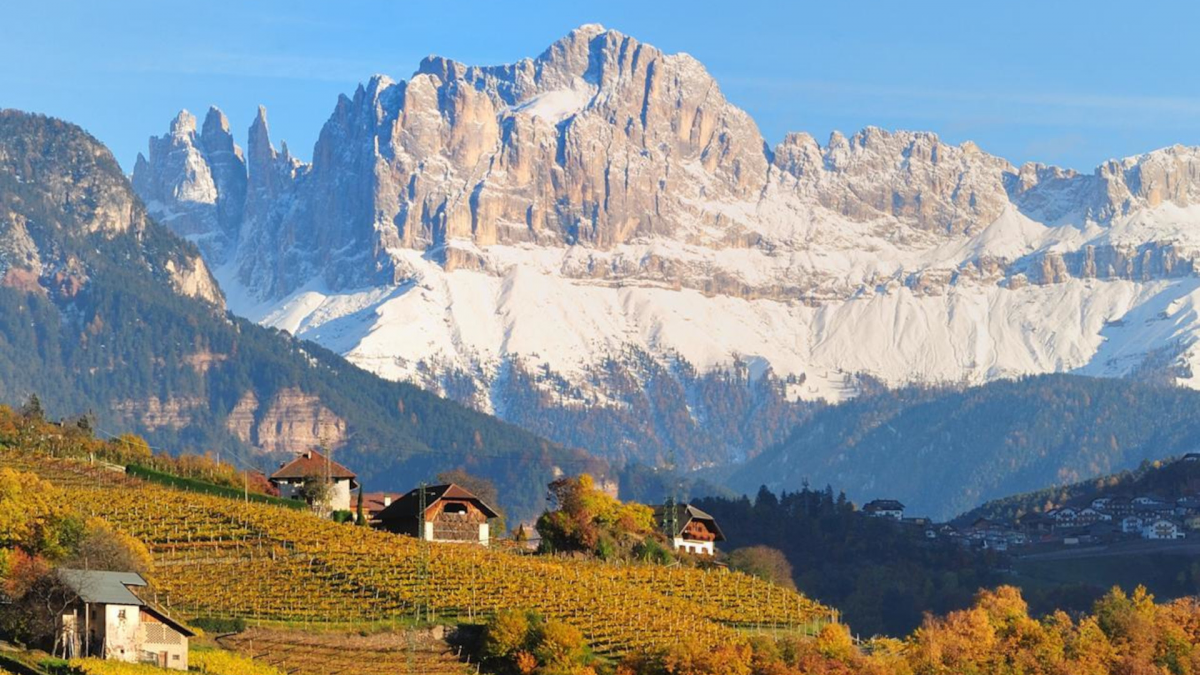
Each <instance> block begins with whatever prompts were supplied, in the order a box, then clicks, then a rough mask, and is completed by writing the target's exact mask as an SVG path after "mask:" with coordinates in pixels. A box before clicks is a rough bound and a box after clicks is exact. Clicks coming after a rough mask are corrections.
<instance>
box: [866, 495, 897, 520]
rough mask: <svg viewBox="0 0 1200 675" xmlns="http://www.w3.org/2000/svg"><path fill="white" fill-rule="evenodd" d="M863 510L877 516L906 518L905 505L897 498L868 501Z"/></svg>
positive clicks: (894, 518) (895, 518)
mask: <svg viewBox="0 0 1200 675" xmlns="http://www.w3.org/2000/svg"><path fill="white" fill-rule="evenodd" d="M863 511H864V512H865V513H866V514H867V515H869V516H874V517H876V518H891V519H893V520H903V519H904V505H903V504H901V503H900V502H898V501H896V500H895V499H876V500H874V501H870V502H867V504H866V506H863Z"/></svg>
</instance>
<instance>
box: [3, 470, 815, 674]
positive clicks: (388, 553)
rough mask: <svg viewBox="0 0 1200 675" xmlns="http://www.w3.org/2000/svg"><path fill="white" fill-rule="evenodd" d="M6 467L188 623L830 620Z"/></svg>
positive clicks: (611, 645) (698, 627)
mask: <svg viewBox="0 0 1200 675" xmlns="http://www.w3.org/2000/svg"><path fill="white" fill-rule="evenodd" d="M0 465H8V466H12V467H13V468H19V469H23V470H28V471H33V472H35V473H37V474H39V475H41V476H42V477H43V478H46V479H48V480H50V481H51V482H54V483H56V484H57V485H59V486H60V487H62V488H64V489H66V490H67V491H68V492H69V493H70V495H71V498H72V501H73V502H74V503H76V504H77V505H78V507H79V508H80V509H82V510H83V511H85V512H87V513H89V514H94V515H98V516H100V517H103V518H105V519H107V520H108V521H110V522H111V523H113V524H114V525H115V526H117V527H119V528H121V529H124V530H125V531H127V532H129V533H130V534H132V535H134V536H136V537H137V538H139V539H141V540H143V541H144V542H146V544H147V545H148V546H149V547H150V549H151V551H152V552H153V553H154V556H155V559H156V564H157V570H156V575H155V580H154V581H155V587H156V588H157V591H158V593H159V598H158V599H159V601H160V603H162V604H165V605H166V606H167V607H168V608H170V609H171V610H173V611H178V612H181V613H183V614H184V615H185V616H201V615H203V616H223V617H224V616H228V617H245V618H248V619H270V620H281V621H290V622H310V623H314V624H319V623H330V622H365V621H372V622H388V621H401V620H407V619H411V618H413V617H419V618H429V619H438V618H444V619H453V620H459V621H478V620H481V619H482V618H484V617H486V616H488V615H490V614H491V613H493V612H495V611H496V610H498V609H502V608H514V607H515V608H536V609H538V610H539V611H541V612H542V613H543V614H545V615H546V616H550V617H556V618H560V619H563V620H566V621H568V622H569V623H571V624H574V625H575V626H577V627H578V628H579V629H580V630H581V631H582V632H583V634H584V635H585V637H586V638H587V640H588V642H589V643H590V644H591V645H592V646H593V647H594V648H595V649H596V651H597V652H599V653H607V654H619V653H623V652H625V651H627V650H630V649H643V648H652V647H655V646H659V645H662V644H665V643H667V642H668V641H670V640H672V639H674V638H675V637H676V636H678V635H679V634H680V631H687V632H689V633H691V634H693V635H696V636H699V637H700V638H701V639H703V640H707V641H710V642H711V643H713V644H718V643H722V642H726V641H730V640H736V639H738V629H739V628H745V627H763V628H770V629H773V630H774V629H793V630H811V629H814V628H816V627H817V626H818V625H819V624H820V623H821V622H822V621H827V620H829V618H830V616H831V613H830V611H829V610H828V609H827V608H825V607H823V606H821V605H819V604H818V603H815V602H813V601H811V600H809V599H807V598H805V597H803V596H801V595H798V594H796V593H794V592H791V591H787V590H784V589H781V588H779V587H777V586H774V585H772V584H769V583H766V582H763V581H760V580H758V579H756V578H753V577H750V576H747V575H743V574H740V573H734V572H726V571H719V570H717V571H704V570H699V569H694V568H682V567H670V568H668V567H662V566H650V565H612V564H605V563H601V562H583V561H574V560H566V561H564V560H557V559H552V558H542V557H535V556H528V555H522V554H518V553H513V552H505V551H495V550H487V549H484V548H479V547H474V546H461V545H430V544H424V543H422V542H418V541H416V540H414V539H411V538H408V537H402V536H396V535H393V534H389V533H386V532H380V531H375V530H371V529H367V528H360V527H354V526H350V525H339V524H336V523H333V522H330V521H327V520H323V519H320V518H318V517H316V516H314V515H312V514H309V513H306V512H297V511H294V510H290V509H284V508H280V507H276V506H270V505H265V504H255V503H246V502H241V501H237V500H232V499H227V498H223V497H215V496H211V495H205V494H195V493H184V492H180V491H178V490H174V489H171V488H167V487H162V486H159V485H152V484H147V483H142V482H140V481H137V480H134V479H132V478H129V477H127V476H124V475H123V474H120V473H117V472H114V471H112V470H111V469H106V468H103V467H98V466H93V465H89V464H87V463H84V462H80V461H77V460H67V459H51V458H46V457H41V456H35V455H30V454H22V453H18V452H16V451H13V450H9V449H6V450H0Z"/></svg>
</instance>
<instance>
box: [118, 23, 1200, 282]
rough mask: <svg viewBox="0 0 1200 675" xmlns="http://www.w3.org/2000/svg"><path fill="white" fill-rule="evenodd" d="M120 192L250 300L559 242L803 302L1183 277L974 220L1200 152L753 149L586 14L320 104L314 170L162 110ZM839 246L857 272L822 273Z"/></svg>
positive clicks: (559, 248)
mask: <svg viewBox="0 0 1200 675" xmlns="http://www.w3.org/2000/svg"><path fill="white" fill-rule="evenodd" d="M134 184H135V187H136V188H137V190H138V193H139V194H140V195H141V196H142V198H143V199H144V200H145V201H146V202H147V204H148V205H149V206H150V209H151V212H152V213H153V214H154V215H155V216H156V217H158V218H159V219H161V220H162V221H163V222H165V223H167V224H168V225H169V226H171V227H172V228H173V229H175V231H176V232H178V233H180V234H183V235H184V236H186V237H189V238H191V239H192V240H193V241H195V242H197V244H199V245H200V247H201V248H202V250H203V251H204V253H205V257H206V258H207V259H208V260H209V261H210V262H212V263H214V264H224V263H225V262H227V261H229V260H231V259H232V260H234V261H235V262H236V264H235V266H234V267H235V270H236V277H234V279H235V281H236V283H237V284H238V285H239V286H243V287H244V288H245V289H246V290H247V291H248V292H249V294H250V295H251V296H255V297H257V298H259V299H264V300H265V299H272V298H281V297H284V296H286V295H288V294H289V293H291V292H292V291H295V290H296V289H298V288H300V287H301V286H303V285H305V284H308V283H310V282H313V281H319V282H320V283H321V285H322V286H323V287H325V288H327V289H329V290H331V291H335V292H336V291H342V290H347V289H358V288H364V287H371V286H381V287H388V286H394V285H398V284H401V283H403V282H405V281H407V280H410V279H413V278H415V277H416V276H418V273H417V271H416V270H415V268H414V265H413V262H412V258H411V257H409V256H407V255H406V253H405V252H406V251H411V252H417V253H420V254H424V256H425V257H426V258H427V259H431V260H435V261H437V262H438V263H439V264H440V265H441V266H442V268H443V269H444V270H446V271H452V270H455V269H460V268H467V269H477V270H482V271H485V272H489V273H492V274H496V275H501V274H504V273H506V271H507V270H508V269H510V268H511V267H512V265H513V264H520V263H519V262H516V263H514V259H513V258H512V257H511V256H498V255H496V254H495V253H494V252H493V251H495V250H497V249H496V247H521V248H523V249H525V250H543V251H555V252H557V253H555V256H556V258H557V260H558V267H557V270H556V271H557V272H558V273H560V274H562V275H564V276H568V277H572V278H576V279H582V280H591V281H600V282H605V283H612V284H629V283H635V284H636V283H653V284H658V285H666V286H667V287H671V288H689V289H695V290H699V291H702V292H704V293H706V294H711V295H718V296H732V297H738V298H744V299H754V298H771V299H776V300H781V301H796V300H799V301H802V302H805V303H808V304H820V303H822V302H827V301H831V300H840V299H846V298H849V297H853V296H855V295H856V294H861V293H863V292H870V293H873V292H876V289H879V288H887V287H891V286H893V285H894V284H900V285H903V286H906V287H908V288H910V289H913V290H915V291H917V292H919V293H921V294H929V293H933V294H940V293H944V292H945V291H946V290H947V288H948V287H949V285H951V284H958V283H972V284H978V283H984V284H1004V285H1019V284H1020V283H1024V281H1026V280H1028V281H1032V282H1034V283H1054V282H1058V281H1062V280H1064V279H1068V278H1127V279H1138V278H1144V277H1145V275H1146V274H1150V275H1157V274H1160V273H1161V274H1166V275H1168V276H1170V275H1178V274H1184V273H1190V272H1188V270H1190V269H1191V268H1192V260H1193V258H1194V256H1195V255H1196V253H1195V252H1194V251H1192V250H1191V248H1189V247H1186V246H1180V245H1178V242H1177V241H1175V240H1174V239H1173V238H1171V237H1163V236H1160V235H1158V234H1156V233H1154V232H1150V233H1145V234H1139V235H1134V236H1132V237H1125V238H1124V239H1120V240H1110V239H1111V237H1110V238H1107V239H1105V238H1103V237H1101V238H1097V237H1094V236H1093V237H1091V238H1092V239H1096V240H1095V241H1089V242H1086V245H1077V244H1072V245H1071V246H1069V247H1068V249H1069V250H1059V249H1062V248H1063V247H1061V246H1055V245H1053V244H1054V242H1053V241H1050V239H1052V238H1053V237H1047V236H1042V237H1041V241H1038V242H1033V243H1031V244H1029V245H1028V246H1024V248H1022V246H1023V244H1021V243H1020V242H1017V243H1013V244H1012V245H1010V246H1007V247H1006V246H1000V245H998V243H1003V237H1004V236H1006V235H997V234H993V233H990V232H989V231H988V230H989V228H992V227H993V225H994V224H996V223H998V222H1002V221H1004V218H1006V217H1009V218H1010V220H1011V217H1015V216H1013V214H1019V217H1020V218H1027V219H1029V220H1032V221H1034V222H1035V223H1038V224H1039V225H1041V226H1048V227H1057V226H1060V225H1073V226H1076V227H1079V228H1084V227H1085V226H1086V225H1087V224H1088V223H1093V224H1096V225H1097V226H1100V227H1104V226H1107V225H1110V224H1112V223H1113V222H1114V219H1120V218H1127V217H1130V216H1131V215H1134V214H1137V213H1140V212H1143V211H1147V210H1153V209H1156V208H1159V207H1161V206H1164V205H1173V206H1176V207H1180V208H1183V207H1187V206H1188V205H1192V204H1196V203H1198V202H1200V153H1198V151H1197V150H1196V149H1191V148H1184V147H1178V146H1177V147H1173V148H1168V149H1165V150H1161V151H1157V152H1154V153H1149V154H1147V155H1143V156H1140V157H1134V158H1129V159H1125V160H1119V161H1118V160H1114V161H1112V162H1109V163H1106V164H1105V165H1103V166H1101V167H1099V168H1098V169H1097V170H1096V171H1095V172H1094V173H1093V174H1090V175H1085V174H1079V173H1076V172H1073V171H1069V170H1063V169H1059V168H1056V167H1047V166H1042V165H1037V164H1028V165H1026V166H1022V167H1019V168H1018V167H1014V166H1013V165H1011V164H1010V163H1009V162H1007V161H1006V160H1004V159H1002V158H999V157H995V156H992V155H989V154H987V153H985V152H983V151H982V150H980V149H979V148H978V147H976V146H975V145H974V144H972V143H964V144H961V145H954V144H950V143H946V142H944V141H942V140H940V139H939V138H938V137H937V136H936V135H934V134H930V133H920V132H888V131H884V130H882V129H877V128H868V129H865V130H863V131H861V132H859V133H857V134H854V135H852V136H850V137H846V136H843V135H841V134H839V133H834V134H833V135H832V136H831V137H830V139H829V141H828V142H827V143H826V144H825V145H824V146H822V145H820V144H819V143H817V141H816V140H815V139H813V138H812V137H811V136H809V135H807V134H803V133H796V134H789V135H788V136H787V137H786V138H785V139H784V140H783V141H782V142H781V143H779V144H778V145H777V146H776V147H774V148H773V149H770V148H768V147H767V145H766V143H765V141H764V139H763V137H762V135H761V134H760V133H759V131H758V129H757V127H756V126H755V124H754V121H753V120H752V119H750V117H749V116H748V115H746V113H745V112H743V111H741V110H740V109H738V108H737V107H735V106H733V105H731V104H730V103H729V102H728V101H727V100H726V99H725V98H724V96H723V95H722V94H721V91H720V88H719V87H718V85H717V83H716V82H715V81H714V80H713V78H712V77H711V76H710V75H709V74H708V73H707V71H705V69H704V67H703V66H702V65H701V64H699V63H698V62H697V61H696V60H695V59H693V58H692V57H690V56H688V55H686V54H664V53H663V52H662V51H660V50H658V49H656V48H654V47H652V46H650V45H646V44H644V43H641V42H639V41H637V40H636V39H634V38H632V37H629V36H626V35H623V34H621V33H619V32H617V31H613V30H606V29H604V28H603V27H600V26H595V25H588V26H582V27H580V28H579V29H577V30H575V31H572V32H571V33H570V34H569V35H567V36H566V37H564V38H563V39H561V40H559V41H557V42H555V43H554V44H553V45H551V46H550V47H549V48H548V49H547V50H546V51H545V52H543V53H542V54H541V55H539V56H537V57H536V58H530V59H524V60H522V61H519V62H517V63H513V64H509V65H503V66H486V67H480V66H468V65H464V64H461V63H457V62H455V61H452V60H449V59H445V58H441V57H432V56H431V57H429V58H427V59H425V60H424V61H422V62H421V64H420V65H419V67H418V68H417V70H416V72H415V73H414V74H413V76H412V77H411V78H410V79H408V80H407V81H400V82H393V81H392V80H390V79H388V78H386V77H383V76H376V77H374V78H372V79H371V80H370V82H368V83H367V84H365V85H363V86H360V87H359V88H358V90H357V91H355V92H354V93H353V95H350V96H342V97H341V98H340V99H339V100H338V102H337V105H336V106H335V108H334V111H333V114H332V115H331V116H330V118H329V120H328V121H327V122H326V124H325V126H324V128H323V129H322V131H321V134H320V137H319V139H318V141H317V143H316V146H315V148H314V151H313V162H312V164H311V165H305V164H303V163H301V162H299V161H298V160H296V159H295V158H293V157H291V156H290V154H289V153H288V150H287V146H286V144H285V145H284V146H283V147H282V149H281V150H279V151H277V150H276V149H275V147H274V146H273V145H272V143H271V140H270V138H269V134H268V129H267V122H266V114H265V111H264V110H262V109H260V110H259V113H258V116H257V117H256V119H255V121H254V123H253V124H252V125H251V128H250V133H249V146H248V149H247V152H246V153H245V155H244V156H243V154H242V152H241V150H240V149H239V148H237V146H236V145H234V144H233V141H232V137H231V136H230V134H229V129H228V123H227V121H226V120H225V117H224V115H223V114H222V113H220V111H218V110H216V109H213V110H211V111H210V112H209V114H208V116H207V117H206V119H205V123H204V125H203V129H202V130H201V131H200V132H199V133H197V132H196V122H195V119H194V118H192V117H191V116H190V115H188V114H187V113H186V112H184V113H181V114H180V115H179V117H177V118H176V120H175V121H174V122H173V123H172V125H171V129H170V132H169V133H168V134H167V135H164V136H162V137H158V138H154V139H151V143H150V150H149V158H140V159H139V162H138V166H137V168H136V169H135V171H134ZM846 224H850V225H851V227H847V226H846ZM1026 229H1028V228H1026ZM1025 234H1027V232H1026V233H1025ZM1060 235H1061V233H1059V234H1058V235H1054V236H1059V238H1062V237H1061V236H1060ZM1023 236H1024V235H1023ZM1039 248H1042V249H1045V250H1038V249H1039ZM997 249H999V250H997ZM1051 249H1054V250H1053V251H1052V250H1051ZM873 250H878V251H880V253H881V255H879V256H877V260H876V261H874V262H872V261H870V260H868V259H867V258H866V257H865V256H861V255H859V254H860V253H861V252H864V251H873ZM814 251H815V252H817V253H818V255H813V252H814ZM1089 251H1090V252H1089ZM726 252H733V253H726ZM845 255H849V256H859V257H860V258H861V262H856V263H854V265H853V266H852V267H851V268H850V269H844V268H842V267H840V266H837V265H831V264H829V261H834V262H836V260H837V257H838V256H845ZM548 259H549V258H545V257H543V258H542V260H548ZM736 260H743V261H745V262H742V263H740V264H733V263H731V262H730V261H736ZM543 264H545V263H543ZM751 268H753V273H750V272H749V271H748V270H750V269H751Z"/></svg>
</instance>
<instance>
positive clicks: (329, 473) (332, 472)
mask: <svg viewBox="0 0 1200 675" xmlns="http://www.w3.org/2000/svg"><path fill="white" fill-rule="evenodd" d="M314 480H317V481H327V482H328V483H329V497H328V499H327V501H326V502H325V503H324V504H312V503H310V504H309V506H312V507H313V509H315V510H317V511H320V512H323V513H327V512H330V511H349V510H350V493H351V492H352V491H353V490H356V489H358V476H357V475H355V474H354V472H353V471H351V470H350V469H347V468H346V467H344V466H342V465H341V464H338V463H337V462H335V461H333V460H332V459H330V458H328V457H326V456H325V455H323V454H321V453H319V452H317V451H316V450H306V451H304V452H302V453H300V454H299V455H296V458H295V459H293V460H292V461H290V462H285V463H283V464H281V465H280V467H279V470H278V471H276V472H275V473H273V474H271V477H270V481H271V484H272V485H274V486H275V487H277V488H279V495H280V496H281V497H283V498H284V499H301V498H302V494H301V491H300V488H301V487H302V486H303V485H304V484H305V483H306V482H309V481H314Z"/></svg>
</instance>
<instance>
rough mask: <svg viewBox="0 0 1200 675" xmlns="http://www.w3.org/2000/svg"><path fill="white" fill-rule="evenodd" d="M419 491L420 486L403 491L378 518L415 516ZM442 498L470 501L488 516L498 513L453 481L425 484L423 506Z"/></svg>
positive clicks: (419, 503)
mask: <svg viewBox="0 0 1200 675" xmlns="http://www.w3.org/2000/svg"><path fill="white" fill-rule="evenodd" d="M420 492H421V488H413V489H411V490H409V491H408V492H406V493H404V496H403V497H401V498H399V499H396V500H393V501H392V505H391V506H389V507H387V508H386V509H384V510H382V511H380V512H379V519H380V520H397V519H401V518H416V517H417V516H418V515H419V512H420V510H421V496H420ZM443 499H462V500H466V501H470V502H472V503H474V504H475V506H476V507H478V508H479V510H480V511H483V514H484V515H485V516H487V517H488V518H495V517H497V516H499V515H500V514H499V513H498V512H497V511H496V510H495V509H493V508H492V507H491V506H488V504H487V502H485V501H483V500H482V499H480V498H479V497H476V496H475V494H474V493H473V492H471V491H470V490H467V489H466V488H464V487H461V486H459V485H455V484H454V483H448V484H445V485H426V486H425V508H429V507H430V506H433V505H434V504H435V503H436V502H439V501H441V500H443Z"/></svg>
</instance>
